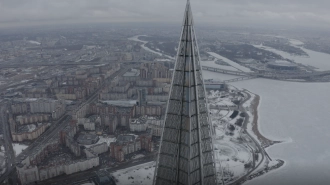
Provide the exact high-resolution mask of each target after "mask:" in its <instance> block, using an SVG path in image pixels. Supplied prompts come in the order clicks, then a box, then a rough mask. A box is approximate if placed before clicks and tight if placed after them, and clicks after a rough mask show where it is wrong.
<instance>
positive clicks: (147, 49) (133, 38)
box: [128, 35, 174, 60]
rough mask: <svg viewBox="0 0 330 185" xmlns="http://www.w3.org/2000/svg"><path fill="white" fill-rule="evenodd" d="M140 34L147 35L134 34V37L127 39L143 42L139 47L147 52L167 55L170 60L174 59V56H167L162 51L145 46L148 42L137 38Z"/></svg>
mask: <svg viewBox="0 0 330 185" xmlns="http://www.w3.org/2000/svg"><path fill="white" fill-rule="evenodd" d="M140 36H147V35H136V36H134V37H130V38H128V40H133V41H137V42H142V43H143V44H142V45H141V47H142V48H143V49H145V50H146V51H149V52H151V53H154V54H156V55H159V56H164V57H167V58H169V59H172V60H173V59H174V57H171V56H169V55H165V54H163V53H160V52H157V51H154V50H152V49H150V48H148V47H146V46H145V45H146V44H147V43H148V41H144V40H140V39H139V37H140Z"/></svg>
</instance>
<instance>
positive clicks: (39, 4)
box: [0, 0, 330, 27]
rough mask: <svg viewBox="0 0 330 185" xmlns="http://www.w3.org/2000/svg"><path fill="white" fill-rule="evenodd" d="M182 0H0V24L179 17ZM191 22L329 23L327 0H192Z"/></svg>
mask: <svg viewBox="0 0 330 185" xmlns="http://www.w3.org/2000/svg"><path fill="white" fill-rule="evenodd" d="M185 3H186V1H185V0H0V27H3V26H7V25H19V24H43V23H46V22H47V23H61V22H69V23H70V22H104V21H109V22H114V21H116V22H122V21H126V22H139V21H151V22H153V21H164V22H173V21H176V22H177V21H181V19H182V16H183V10H184V7H185ZM191 3H192V9H193V14H194V17H195V20H196V21H198V22H199V23H202V22H203V23H213V24H219V25H220V24H246V25H249V24H262V23H268V24H269V23H271V24H277V25H317V26H325V27H330V12H329V10H328V9H329V7H330V1H329V0H276V1H274V0H191Z"/></svg>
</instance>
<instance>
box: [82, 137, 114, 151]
mask: <svg viewBox="0 0 330 185" xmlns="http://www.w3.org/2000/svg"><path fill="white" fill-rule="evenodd" d="M103 142H106V143H107V144H108V146H110V143H112V142H116V138H115V137H113V138H111V137H109V136H99V141H98V142H97V143H95V144H92V145H85V147H86V148H90V147H92V146H94V145H98V144H101V143H103Z"/></svg>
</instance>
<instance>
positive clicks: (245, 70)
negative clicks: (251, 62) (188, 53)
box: [207, 52, 252, 72]
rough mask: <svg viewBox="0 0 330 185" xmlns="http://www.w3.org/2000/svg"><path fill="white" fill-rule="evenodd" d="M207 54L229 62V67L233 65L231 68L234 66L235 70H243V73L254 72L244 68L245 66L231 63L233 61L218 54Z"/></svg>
mask: <svg viewBox="0 0 330 185" xmlns="http://www.w3.org/2000/svg"><path fill="white" fill-rule="evenodd" d="M207 53H208V54H210V55H211V56H213V57H215V58H217V59H221V60H223V61H225V62H227V63H228V64H229V65H231V66H233V67H235V68H237V69H239V70H241V71H244V72H252V71H251V70H250V69H249V68H247V67H244V66H241V65H239V64H238V63H236V62H234V61H231V60H229V59H228V58H225V57H223V56H221V55H219V54H217V53H214V52H207Z"/></svg>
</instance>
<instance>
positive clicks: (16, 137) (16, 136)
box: [11, 124, 49, 142]
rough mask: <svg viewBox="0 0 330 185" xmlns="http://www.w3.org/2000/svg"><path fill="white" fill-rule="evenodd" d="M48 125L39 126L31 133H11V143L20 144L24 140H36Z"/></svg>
mask: <svg viewBox="0 0 330 185" xmlns="http://www.w3.org/2000/svg"><path fill="white" fill-rule="evenodd" d="M48 126H49V124H41V125H39V126H38V127H37V128H36V129H35V130H33V131H32V132H15V133H11V136H12V138H13V141H16V142H21V141H24V140H33V139H37V138H38V137H39V136H40V135H41V134H42V133H44V132H45V130H46V129H47V127H48Z"/></svg>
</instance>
